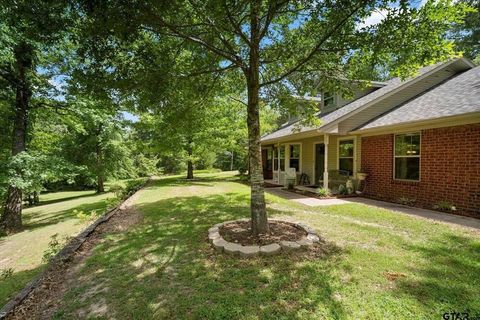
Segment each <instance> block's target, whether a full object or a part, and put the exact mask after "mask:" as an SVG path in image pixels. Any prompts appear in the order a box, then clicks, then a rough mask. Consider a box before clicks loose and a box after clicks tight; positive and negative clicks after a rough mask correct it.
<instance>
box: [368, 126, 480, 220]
mask: <svg viewBox="0 0 480 320" xmlns="http://www.w3.org/2000/svg"><path fill="white" fill-rule="evenodd" d="M393 139H394V135H393V134H386V135H378V136H370V137H363V138H362V149H361V150H362V158H361V163H362V170H361V171H362V172H366V173H368V177H367V186H366V190H365V196H367V197H372V198H377V199H382V200H387V201H392V202H398V200H399V198H401V197H405V198H408V199H412V200H415V206H420V207H424V208H429V209H432V208H433V206H434V205H435V204H436V203H438V202H440V201H448V202H450V203H452V204H453V205H455V206H456V208H457V212H456V213H458V214H463V215H469V216H474V217H477V218H480V124H475V125H464V126H454V127H446V128H437V129H426V130H421V160H420V181H419V182H405V181H396V180H394V179H393Z"/></svg>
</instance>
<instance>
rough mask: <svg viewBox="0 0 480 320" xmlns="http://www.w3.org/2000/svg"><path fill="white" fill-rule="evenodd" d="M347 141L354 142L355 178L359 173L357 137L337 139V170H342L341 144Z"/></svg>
mask: <svg viewBox="0 0 480 320" xmlns="http://www.w3.org/2000/svg"><path fill="white" fill-rule="evenodd" d="M346 140H353V169H352V176H353V177H355V175H356V173H357V136H346V137H341V138H338V139H337V153H336V154H337V161H336V163H337V164H336V166H337V170H340V142H341V141H346Z"/></svg>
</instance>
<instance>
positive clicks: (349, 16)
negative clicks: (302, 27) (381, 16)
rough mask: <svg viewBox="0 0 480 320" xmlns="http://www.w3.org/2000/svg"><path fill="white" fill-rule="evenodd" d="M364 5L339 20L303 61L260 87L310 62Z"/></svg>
mask: <svg viewBox="0 0 480 320" xmlns="http://www.w3.org/2000/svg"><path fill="white" fill-rule="evenodd" d="M365 4H366V1H362V2H361V3H360V4H359V5H358V6H356V7H355V8H354V9H353V10H352V11H351V12H350V13H349V14H347V15H346V16H345V17H344V18H343V19H342V20H340V21H339V22H338V23H337V24H336V25H335V26H334V27H333V28H332V29H331V30H330V31H329V32H327V34H325V35H324V36H323V37H322V38H321V39H320V41H319V42H318V43H317V44H316V45H315V47H314V48H313V49H312V50H311V51H310V52H309V54H308V55H307V56H305V57H304V58H303V59H301V60H300V61H299V62H298V63H297V64H296V65H295V66H294V67H292V68H291V69H289V70H288V71H286V72H284V73H283V74H282V75H280V76H279V77H278V78H275V79H273V80H270V81H267V82H263V83H261V84H260V86H261V87H264V86H268V85H270V84H273V83H276V82H279V81H281V80H283V79H285V78H286V77H288V76H289V75H291V74H292V73H294V72H296V71H298V70H299V69H300V68H301V67H302V66H303V65H304V64H305V63H307V62H308V61H310V60H311V59H312V58H313V57H314V56H315V54H316V53H317V52H318V51H319V50H320V48H321V47H322V45H323V44H324V43H325V42H326V41H327V40H328V39H330V37H331V36H332V35H333V34H334V33H335V32H336V31H337V30H338V29H339V28H340V27H342V26H343V25H344V24H345V23H346V22H347V21H348V19H350V18H351V17H352V16H353V15H354V14H355V13H356V12H358V10H360V9H361V8H362V7H363V6H364V5H365Z"/></svg>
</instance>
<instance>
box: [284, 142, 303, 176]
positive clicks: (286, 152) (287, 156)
mask: <svg viewBox="0 0 480 320" xmlns="http://www.w3.org/2000/svg"><path fill="white" fill-rule="evenodd" d="M286 145H287V146H288V148H286V149H285V168H290V146H292V145H300V159H298V162H299V163H298V172H297V174H298V173H302V172H303V167H302V162H303V143H302V142H292V143H287V144H286ZM287 164H288V166H287Z"/></svg>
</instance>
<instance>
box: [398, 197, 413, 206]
mask: <svg viewBox="0 0 480 320" xmlns="http://www.w3.org/2000/svg"><path fill="white" fill-rule="evenodd" d="M415 201H417V200H416V199H410V198H407V197H400V198H398V203H400V204H403V205H406V206H413V205H414V203H415Z"/></svg>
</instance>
